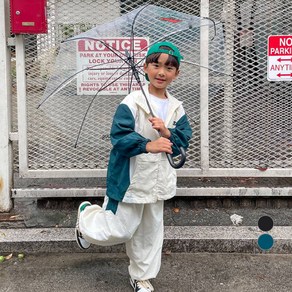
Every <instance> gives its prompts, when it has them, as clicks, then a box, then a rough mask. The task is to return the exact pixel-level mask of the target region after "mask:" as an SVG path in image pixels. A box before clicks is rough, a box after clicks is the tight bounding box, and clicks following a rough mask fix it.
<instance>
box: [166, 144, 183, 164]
mask: <svg viewBox="0 0 292 292" xmlns="http://www.w3.org/2000/svg"><path fill="white" fill-rule="evenodd" d="M179 151H180V161H178V162H177V163H175V162H174V160H173V157H172V156H171V154H169V153H166V157H167V159H168V162H169V164H170V165H171V166H172V167H173V168H176V169H178V168H181V167H182V166H183V165H184V164H185V162H186V158H187V155H186V151H185V149H184V148H183V147H179Z"/></svg>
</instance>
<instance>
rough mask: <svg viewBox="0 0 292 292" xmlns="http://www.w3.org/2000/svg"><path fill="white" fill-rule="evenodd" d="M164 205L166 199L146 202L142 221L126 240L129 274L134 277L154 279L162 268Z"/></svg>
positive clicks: (137, 278)
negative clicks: (151, 202)
mask: <svg viewBox="0 0 292 292" xmlns="http://www.w3.org/2000/svg"><path fill="white" fill-rule="evenodd" d="M163 206H164V201H157V202H156V203H153V204H145V205H144V210H143V214H142V218H141V223H140V225H139V226H138V228H137V230H136V232H135V233H134V234H133V236H132V238H131V239H130V240H129V241H127V242H126V251H127V255H128V257H129V259H130V265H129V274H130V276H131V277H132V278H133V279H136V280H147V279H152V278H155V277H156V276H157V274H158V272H159V270H160V266H161V253H162V245H163V236H164V226H163Z"/></svg>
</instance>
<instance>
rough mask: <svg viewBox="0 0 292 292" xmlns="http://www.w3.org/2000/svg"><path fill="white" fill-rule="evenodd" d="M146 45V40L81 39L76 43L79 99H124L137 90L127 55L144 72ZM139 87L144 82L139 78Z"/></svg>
mask: <svg viewBox="0 0 292 292" xmlns="http://www.w3.org/2000/svg"><path fill="white" fill-rule="evenodd" d="M148 45H149V41H148V39H147V38H138V37H137V38H136V37H135V38H134V39H131V38H122V37H121V38H100V39H97V40H92V39H81V40H79V41H78V42H77V70H78V71H82V72H80V73H79V74H78V75H77V94H78V95H95V94H96V93H98V94H101V95H126V94H128V92H129V86H130V82H131V80H133V82H132V86H131V90H132V91H133V90H139V89H140V86H139V84H138V83H137V82H136V80H135V77H134V76H132V71H131V70H130V66H129V64H128V63H127V55H126V52H129V53H130V56H132V55H133V54H134V62H135V64H137V69H138V71H139V72H143V68H142V65H143V63H144V60H143V61H142V59H144V58H145V56H146V53H147V48H148ZM140 79H141V83H142V85H144V84H145V78H144V76H143V75H142V74H140Z"/></svg>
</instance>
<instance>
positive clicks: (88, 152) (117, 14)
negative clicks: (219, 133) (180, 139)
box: [26, 0, 223, 170]
mask: <svg viewBox="0 0 292 292" xmlns="http://www.w3.org/2000/svg"><path fill="white" fill-rule="evenodd" d="M48 4H49V16H50V18H49V19H50V22H49V34H48V35H41V36H38V37H37V38H36V37H33V38H31V37H27V38H26V47H27V64H26V66H27V72H28V74H27V84H28V92H27V96H28V116H27V117H28V155H29V156H28V159H29V169H32V170H35V169H72V168H78V169H82V168H89V169H91V168H99V169H103V168H106V166H107V159H108V155H109V151H110V148H111V145H110V139H109V132H110V127H111V121H112V117H113V114H114V111H115V109H116V107H117V105H118V104H119V103H120V102H121V100H122V99H123V97H124V96H125V94H124V95H113V94H110V95H107V94H105V93H104V94H99V95H98V97H97V98H96V99H95V100H94V103H93V104H92V107H91V108H90V111H89V112H88V115H87V116H86V120H85V123H84V126H83V128H82V131H81V134H80V139H79V141H78V145H77V147H74V144H75V142H76V138H77V135H78V130H79V128H80V125H81V123H82V120H83V118H84V114H85V112H86V110H87V107H88V105H89V104H90V101H91V100H92V93H91V94H90V93H89V94H88V95H86V94H82V95H79V94H78V93H77V87H76V86H78V81H76V80H73V81H72V82H70V83H69V84H68V85H66V87H65V88H64V89H62V90H60V92H58V94H56V95H54V96H52V97H51V98H50V99H49V100H47V101H46V102H45V103H44V105H42V106H41V107H40V108H37V107H38V104H39V103H40V102H41V101H42V99H43V98H44V97H45V96H46V95H47V93H50V92H51V91H52V90H53V89H54V88H56V87H58V84H60V83H62V79H60V76H61V75H62V74H63V72H65V73H64V74H69V75H66V77H68V76H70V74H71V72H72V70H73V67H74V66H76V52H75V51H76V50H75V48H76V47H75V44H73V45H72V43H70V42H68V46H67V45H66V44H65V45H62V47H60V45H61V42H62V41H64V40H67V39H68V38H70V37H74V36H78V35H79V34H80V33H83V32H86V31H90V29H91V28H93V31H95V30H98V31H99V35H98V36H99V37H120V36H131V29H132V27H131V22H133V17H132V16H131V13H130V12H131V11H133V8H136V9H139V8H140V7H142V6H143V5H145V3H143V1H141V2H139V1H121V2H120V1H89V0H88V1H77V0H75V1H65V0H62V1H49V3H48ZM155 4H156V6H157V7H161V8H163V9H168V10H165V11H166V12H165V16H167V15H169V13H170V12H169V11H171V13H172V15H176V14H175V13H176V11H177V12H182V15H186V16H188V15H194V16H196V18H195V19H196V21H195V22H196V25H197V27H196V28H195V30H194V31H193V32H191V33H189V32H179V33H175V34H170V35H169V36H168V38H167V39H166V40H167V41H173V42H176V43H178V44H184V42H185V40H187V39H188V38H192V42H185V46H184V47H183V51H182V54H183V55H188V58H189V59H196V60H197V62H196V64H195V65H189V64H188V65H187V64H186V65H182V66H181V76H180V77H179V79H178V80H177V81H175V82H174V84H173V86H172V87H171V88H170V92H171V93H173V94H174V95H175V96H176V97H177V98H178V99H180V100H182V101H183V102H184V106H185V108H186V111H187V113H188V115H189V117H190V121H191V123H192V127H193V129H194V138H193V140H192V142H191V147H190V150H189V152H188V160H187V163H186V166H187V167H198V166H199V162H200V159H199V155H198V153H199V149H200V146H199V145H200V142H199V141H200V138H199V137H200V136H199V119H198V117H199V65H198V63H199V57H200V52H199V34H200V27H199V26H200V18H199V8H200V6H199V4H198V3H197V4H196V5H195V4H192V5H191V6H190V5H189V4H188V3H187V1H181V2H179V3H178V2H173V3H171V2H167V3H166V2H164V1H158V2H157V3H155ZM163 11H164V10H163ZM159 13H161V11H159ZM162 13H164V12H162ZM144 14H145V15H146V12H145V13H144ZM105 16H106V17H105ZM131 17H132V18H131ZM159 17H160V14H158V12H156V14H155V13H154V12H153V15H149V16H148V18H147V17H145V16H144V15H142V13H141V17H137V18H136V19H135V21H136V23H135V30H134V35H135V37H145V38H148V39H149V41H150V43H151V42H152V40H153V38H154V37H155V38H161V40H164V38H163V37H164V34H165V32H164V29H163V27H165V26H166V25H167V22H166V23H163V22H162V21H161V20H160V19H159ZM119 19H121V20H119ZM113 20H117V22H118V23H124V22H125V24H123V26H121V27H119V29H117V28H116V26H109V28H108V29H105V28H104V26H103V25H102V24H104V23H111V21H113ZM155 21H156V22H158V21H160V22H161V23H162V25H161V27H160V29H159V30H158V29H157V25H156V27H155V26H153V23H154V22H155ZM169 23H171V21H170V22H169ZM100 25H101V26H100ZM177 26H179V24H177ZM210 26H211V29H212V30H213V31H214V27H213V26H214V25H213V23H211V24H210ZM95 27H97V29H95ZM213 33H214V32H213ZM166 36H167V35H166ZM222 36H223V35H222V31H221V39H222ZM60 48H61V49H60ZM64 52H66V55H65V57H62V56H64V54H63V55H62V53H64ZM70 52H71V53H70ZM35 56H37V57H35ZM217 67H218V66H217ZM74 68H75V67H74ZM189 68H191V69H189ZM190 88H191V90H190ZM134 89H135V88H134Z"/></svg>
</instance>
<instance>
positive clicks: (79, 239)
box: [75, 202, 91, 249]
mask: <svg viewBox="0 0 292 292" xmlns="http://www.w3.org/2000/svg"><path fill="white" fill-rule="evenodd" d="M83 204H88V205H91V203H90V202H82V203H81V204H80V205H79V207H78V214H77V222H78V223H77V222H76V227H75V240H76V243H77V245H78V246H79V248H80V249H88V248H89V247H90V245H91V244H90V243H89V242H87V241H86V240H85V239H83V238H82V237H81V235H80V234H81V233H80V231H79V230H78V227H77V225H79V217H80V207H81V205H83ZM81 240H84V241H85V242H86V243H87V244H88V245H86V246H84V245H83V244H82V241H81Z"/></svg>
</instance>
